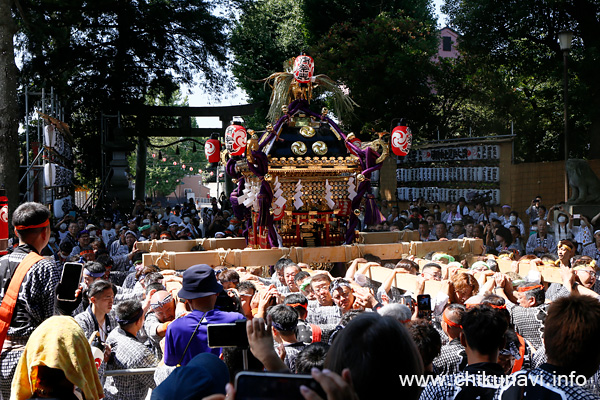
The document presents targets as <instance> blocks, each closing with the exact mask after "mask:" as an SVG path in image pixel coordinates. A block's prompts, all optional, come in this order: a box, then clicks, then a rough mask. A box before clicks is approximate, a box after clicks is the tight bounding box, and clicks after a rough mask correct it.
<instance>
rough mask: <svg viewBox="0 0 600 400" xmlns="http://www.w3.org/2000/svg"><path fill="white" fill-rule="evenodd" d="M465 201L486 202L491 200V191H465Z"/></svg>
mask: <svg viewBox="0 0 600 400" xmlns="http://www.w3.org/2000/svg"><path fill="white" fill-rule="evenodd" d="M466 197H467V201H469V203H487V202H490V201H492V191H491V190H488V191H486V192H474V191H469V192H467V196H466Z"/></svg>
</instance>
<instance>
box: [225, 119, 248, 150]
mask: <svg viewBox="0 0 600 400" xmlns="http://www.w3.org/2000/svg"><path fill="white" fill-rule="evenodd" d="M247 138H248V135H247V133H246V128H244V127H243V126H240V125H229V126H228V127H227V129H226V130H225V148H226V149H227V151H229V154H230V155H232V156H241V155H242V154H244V152H245V151H246V140H247Z"/></svg>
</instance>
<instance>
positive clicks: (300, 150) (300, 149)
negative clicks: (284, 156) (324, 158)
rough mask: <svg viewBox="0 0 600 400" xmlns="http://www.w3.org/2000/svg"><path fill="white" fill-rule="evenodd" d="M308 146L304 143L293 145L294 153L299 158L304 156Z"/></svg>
mask: <svg viewBox="0 0 600 400" xmlns="http://www.w3.org/2000/svg"><path fill="white" fill-rule="evenodd" d="M306 150H307V148H306V145H305V144H304V143H302V142H294V143H292V152H293V153H294V154H295V155H297V156H303V155H305V154H306Z"/></svg>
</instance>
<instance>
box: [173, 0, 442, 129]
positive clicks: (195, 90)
mask: <svg viewBox="0 0 600 400" xmlns="http://www.w3.org/2000/svg"><path fill="white" fill-rule="evenodd" d="M443 2H444V0H433V5H434V13H435V14H436V15H437V16H438V28H443V27H444V26H446V16H445V15H444V14H442V13H441V12H440V7H441V5H442V4H443ZM182 89H183V92H184V94H186V95H187V96H188V100H189V105H190V107H206V106H235V105H241V104H247V103H248V98H247V97H246V95H245V94H244V92H243V91H242V90H240V89H236V90H235V91H234V92H231V93H227V94H225V95H223V96H222V97H221V98H220V99H215V98H212V97H211V96H210V95H209V94H207V93H206V92H205V91H204V90H203V89H201V88H199V87H188V86H185V87H183V88H182ZM196 120H197V121H198V125H199V127H200V128H217V129H219V128H223V127H221V122H220V121H219V118H218V117H203V118H196Z"/></svg>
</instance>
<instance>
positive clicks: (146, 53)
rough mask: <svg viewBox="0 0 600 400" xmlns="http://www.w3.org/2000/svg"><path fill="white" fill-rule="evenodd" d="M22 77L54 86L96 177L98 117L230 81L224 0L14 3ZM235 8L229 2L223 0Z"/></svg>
mask: <svg viewBox="0 0 600 400" xmlns="http://www.w3.org/2000/svg"><path fill="white" fill-rule="evenodd" d="M21 4H22V13H21V14H20V15H22V16H23V19H20V18H19V19H18V21H19V24H20V28H21V31H20V32H21V33H20V35H19V36H18V40H17V45H18V47H19V50H20V52H21V54H22V56H23V57H22V62H23V66H22V71H21V79H22V82H23V85H31V87H33V88H40V87H46V88H49V87H50V86H53V87H54V89H55V91H56V93H59V94H60V96H61V97H62V98H63V99H64V101H65V103H66V105H67V115H70V117H71V121H72V128H73V129H72V130H73V132H74V134H75V137H76V141H77V145H78V148H79V149H80V151H81V152H82V155H83V160H84V164H83V165H81V168H82V172H83V173H84V175H85V176H87V177H88V178H93V177H97V176H100V173H99V167H100V162H99V156H100V154H99V151H98V149H100V135H99V134H98V131H99V129H100V115H101V113H107V114H116V113H117V112H118V111H119V109H120V108H121V107H122V105H124V104H141V103H143V102H144V100H145V98H146V96H147V95H152V94H155V93H164V94H165V95H166V96H167V97H169V96H170V94H171V93H173V92H174V91H175V90H177V89H178V88H179V86H180V84H182V83H187V84H192V83H194V84H200V85H201V86H204V87H205V88H207V89H210V90H211V92H212V93H219V92H221V91H222V90H223V88H225V87H226V85H228V84H229V82H228V81H227V79H226V77H225V74H224V73H223V68H224V67H225V66H226V63H227V55H226V52H227V45H228V41H227V34H226V29H227V21H228V19H227V18H226V17H225V16H219V15H217V14H216V7H223V6H224V4H225V1H219V0H218V1H208V0H185V1H184V0H170V1H157V0H139V1H122V0H106V1H91V2H90V1H88V2H81V1H74V0H32V1H30V2H26V3H21ZM227 4H229V5H232V4H233V5H235V4H234V3H227Z"/></svg>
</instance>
